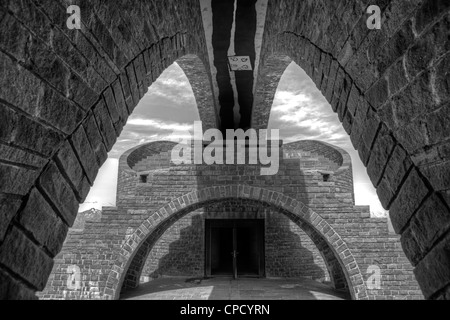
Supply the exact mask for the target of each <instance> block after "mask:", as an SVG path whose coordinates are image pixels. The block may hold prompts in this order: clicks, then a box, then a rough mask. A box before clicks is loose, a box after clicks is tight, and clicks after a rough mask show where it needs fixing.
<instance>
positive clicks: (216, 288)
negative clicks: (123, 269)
mask: <svg viewBox="0 0 450 320" xmlns="http://www.w3.org/2000/svg"><path fill="white" fill-rule="evenodd" d="M120 298H121V299H123V300H346V299H350V297H349V296H348V295H347V294H345V293H342V292H339V291H336V290H334V289H332V288H331V287H330V286H328V285H325V284H322V283H319V282H316V281H313V280H309V279H244V278H242V279H238V280H233V279H231V278H211V279H186V278H162V279H156V280H153V281H151V282H148V283H145V284H141V285H140V286H139V287H138V288H136V289H133V290H129V291H127V292H125V293H123V294H122V295H121V297H120Z"/></svg>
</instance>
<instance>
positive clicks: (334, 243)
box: [104, 185, 367, 299]
mask: <svg viewBox="0 0 450 320" xmlns="http://www.w3.org/2000/svg"><path fill="white" fill-rule="evenodd" d="M231 198H232V199H244V200H247V201H256V202H258V203H262V204H264V205H267V206H270V207H271V208H273V209H275V210H277V211H279V212H282V213H284V214H285V215H287V216H288V217H289V218H290V219H291V220H292V221H294V222H295V223H297V224H298V225H299V226H300V227H301V228H302V229H303V230H304V231H305V232H306V233H307V234H308V235H309V236H310V237H311V239H312V240H313V241H314V243H315V244H316V245H317V246H318V247H319V249H320V250H321V251H322V253H323V254H325V257H324V259H327V262H328V266H327V267H328V268H329V271H330V275H332V277H333V278H334V281H335V282H336V281H337V282H341V283H342V281H343V280H344V279H340V277H342V273H343V276H345V280H346V282H347V284H348V287H349V291H350V294H351V296H352V298H353V299H367V292H366V286H365V283H364V281H363V277H362V274H361V271H360V269H359V267H358V264H357V262H356V260H355V259H354V257H353V255H352V253H351V251H350V249H349V248H348V247H347V245H346V243H345V241H343V240H342V238H341V237H340V236H339V234H338V233H337V232H336V231H335V230H334V229H333V228H332V227H331V226H330V225H329V224H328V223H327V222H326V221H325V220H324V219H323V218H322V217H321V216H320V215H319V214H317V213H315V212H314V211H313V210H311V209H310V208H308V207H307V206H305V205H304V204H303V203H302V202H299V201H297V200H295V199H293V198H291V197H288V196H286V195H283V194H281V193H279V192H275V191H271V190H267V189H264V188H259V187H252V186H248V185H227V186H217V187H208V188H204V189H200V190H195V191H192V192H190V193H187V194H185V195H183V196H181V197H179V198H176V199H174V200H172V201H171V202H170V203H168V204H166V205H165V206H164V207H162V208H160V209H159V210H157V211H156V212H154V213H151V214H150V215H149V218H148V219H146V220H145V221H144V222H143V223H142V224H141V225H140V226H139V227H138V228H137V229H136V230H135V231H134V233H133V234H132V235H131V236H130V237H129V238H128V240H127V241H126V242H125V243H124V244H123V245H122V247H121V249H120V253H119V255H118V257H117V259H116V261H115V262H114V264H113V266H112V268H111V272H110V273H109V276H108V280H107V281H106V287H105V292H104V297H105V298H107V299H117V298H118V297H119V294H120V289H121V287H122V285H123V282H124V280H125V279H126V276H128V277H127V279H126V280H128V281H129V283H128V284H127V286H130V287H135V286H137V284H138V281H139V275H140V273H141V271H142V267H143V265H144V263H145V260H146V257H147V255H148V253H149V251H150V250H151V247H152V245H153V244H154V242H155V241H156V240H157V239H158V238H159V237H160V236H161V234H162V233H164V230H166V229H167V228H168V227H170V225H172V224H173V223H174V222H176V221H177V220H179V219H180V218H181V217H183V216H184V215H185V214H187V213H189V212H192V211H194V210H196V209H198V208H200V207H203V206H205V205H207V204H210V203H215V202H220V201H225V200H227V199H231ZM330 255H331V256H330ZM333 258H334V259H333ZM336 262H338V263H339V266H337V265H336ZM341 271H342V272H341ZM335 285H337V286H338V287H339V284H335ZM340 288H342V287H340Z"/></svg>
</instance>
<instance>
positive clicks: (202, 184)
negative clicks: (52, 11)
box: [40, 142, 421, 299]
mask: <svg viewBox="0 0 450 320" xmlns="http://www.w3.org/2000/svg"><path fill="white" fill-rule="evenodd" d="M302 144H304V145H316V146H317V150H314V149H311V148H310V150H309V151H305V150H302V149H301V148H300V147H299V146H301V145H302ZM171 145H172V146H173V144H170V143H167V142H155V143H150V144H147V145H144V146H140V147H136V148H134V149H132V150H130V151H128V152H126V153H125V154H124V155H123V156H122V157H121V159H120V161H119V177H120V179H119V184H118V199H119V201H118V203H117V205H118V207H117V208H116V209H107V210H106V211H104V212H103V215H102V219H101V221H100V222H98V221H88V222H86V224H85V230H84V231H83V233H82V235H79V234H77V235H76V236H77V237H79V238H76V239H77V240H76V241H75V240H72V239H74V238H73V237H74V236H73V235H75V234H73V233H71V235H70V236H69V239H68V240H67V241H69V245H65V247H64V249H63V251H62V253H61V254H60V255H59V257H61V258H62V259H63V260H61V262H63V263H62V264H59V265H57V266H55V268H54V269H53V272H52V277H51V280H50V281H49V282H48V284H47V288H46V289H45V290H44V291H43V292H42V293H41V294H40V296H41V297H42V298H59V299H64V298H69V297H71V295H73V296H77V294H78V297H81V298H87V297H91V296H89V295H88V293H87V292H90V290H97V289H90V286H93V287H94V288H99V289H98V290H99V292H100V296H99V298H105V297H108V296H107V295H110V294H109V292H110V291H108V283H110V281H111V280H109V279H110V278H111V273H117V272H118V275H119V278H117V281H118V282H117V284H116V286H117V290H119V291H120V287H121V285H122V284H123V286H124V287H125V288H132V287H134V286H136V285H138V284H139V282H140V281H147V280H149V277H153V276H156V275H182V274H183V275H185V276H198V275H201V274H202V273H204V270H202V268H203V262H201V259H203V258H202V257H204V256H203V255H202V250H203V245H202V244H203V239H202V235H203V233H204V229H203V226H204V224H203V220H204V219H205V217H206V218H223V217H227V216H228V217H229V218H236V217H237V216H238V217H239V216H240V217H241V218H242V217H247V218H251V217H256V216H257V217H259V218H264V219H265V225H266V231H265V236H266V237H265V239H266V274H267V276H273V277H286V276H287V277H296V276H306V277H310V278H313V279H317V280H321V281H323V280H325V281H326V280H330V281H331V283H332V285H334V286H335V287H336V288H339V289H346V290H349V291H350V292H353V296H354V297H355V298H357V297H360V298H362V297H365V298H369V299H412V298H421V294H420V291H419V290H418V286H417V283H416V282H415V280H414V276H413V273H412V266H411V265H410V264H409V263H408V261H407V259H406V258H405V257H404V255H403V254H402V252H401V251H400V242H399V239H398V237H396V236H393V235H391V234H389V232H388V227H387V221H386V219H372V218H370V214H369V208H368V207H358V206H354V204H353V192H348V191H350V190H343V188H340V187H336V184H337V183H338V182H339V180H338V179H339V177H340V175H337V174H335V173H336V172H346V171H347V172H348V175H349V176H351V165H349V163H348V162H346V161H347V160H345V159H349V156H348V154H347V153H345V151H343V150H341V149H339V148H334V147H332V146H331V145H328V144H323V143H320V142H314V143H312V144H308V143H302V142H299V143H297V145H296V146H295V148H294V147H293V146H289V145H287V149H289V151H284V149H282V154H285V153H289V154H290V155H289V157H286V159H282V160H281V162H280V171H279V172H278V174H277V175H275V176H261V175H260V171H259V168H260V167H259V166H258V165H249V164H246V165H212V166H206V165H178V166H175V165H172V164H171V165H170V166H169V167H166V165H167V163H166V161H165V160H164V161H162V162H161V161H160V160H161V159H163V158H165V157H166V155H167V154H168V151H167V148H169V147H170V146H171ZM326 149H329V150H328V151H327V152H326V151H325V150H326ZM155 150H159V151H155ZM293 150H295V152H294V151H293ZM337 153H339V154H340V156H337ZM295 154H297V157H296V158H295ZM319 154H334V155H336V156H334V157H331V156H328V157H323V156H319ZM302 155H304V156H305V158H306V159H307V161H305V162H303V161H302V158H301V157H302ZM312 155H313V156H312ZM312 159H315V160H312ZM332 159H335V160H334V161H336V162H333V160H332ZM311 162H316V163H315V164H312V163H311ZM145 163H148V164H152V165H154V170H148V169H150V167H151V166H150V167H148V166H147V165H145ZM129 164H131V165H132V166H133V167H134V168H143V169H145V170H146V171H144V172H145V173H150V172H151V173H152V181H148V182H147V183H142V182H141V180H140V175H141V173H142V172H139V171H134V170H133V169H132V168H130V166H129ZM159 165H161V166H162V167H163V168H161V166H159ZM323 167H327V168H328V169H329V168H331V167H334V168H335V170H334V171H330V172H329V174H330V180H329V181H327V182H324V181H323V175H322V173H320V172H322V169H323ZM234 181H236V183H239V184H244V185H246V186H247V187H261V188H265V189H267V190H272V191H276V192H280V197H293V199H295V200H296V201H301V202H302V203H304V204H307V206H308V207H309V208H310V209H309V210H311V209H312V210H314V212H315V213H314V214H316V213H317V214H316V216H317V217H319V215H320V217H321V219H322V218H323V222H321V225H322V226H323V227H322V229H320V230H322V231H320V232H319V231H318V230H319V229H315V228H314V226H313V225H311V223H312V222H311V221H312V220H308V219H306V220H305V219H300V218H298V217H296V216H295V214H294V212H295V211H279V210H274V209H272V208H270V207H268V206H267V204H264V203H263V202H258V201H256V202H255V201H253V202H252V201H249V200H246V201H244V200H240V199H236V200H227V199H221V198H220V197H219V198H215V197H214V196H213V195H211V200H209V202H208V201H206V202H204V203H203V204H202V205H200V208H203V209H202V210H206V211H204V212H205V213H203V214H201V212H202V211H195V210H198V209H200V208H195V207H192V209H189V210H187V211H183V210H182V208H183V206H186V204H187V203H189V202H190V201H191V200H189V199H190V198H189V197H187V196H186V194H188V193H189V192H191V191H192V190H202V189H203V188H207V187H208V186H217V188H218V186H223V187H224V186H229V185H230V184H232V183H234ZM349 181H351V180H349ZM343 183H344V184H347V185H348V183H349V182H343ZM224 190H225V189H224ZM352 190H353V189H352ZM352 190H351V191H352ZM249 192H250V191H249ZM200 196H201V195H199V197H200ZM176 197H182V198H180V199H183V200H181V201H182V203H184V205H183V204H181V203H179V202H176V203H178V205H176V204H174V205H173V207H171V206H172V205H168V203H169V202H170V203H171V201H174V199H175V198H176ZM205 197H208V196H206V194H205ZM269 199H274V198H272V196H269ZM177 201H178V200H177ZM177 206H179V209H176V208H177ZM162 207H164V209H161V210H159V211H157V210H158V209H160V208H162ZM171 208H173V209H171ZM173 210H175V211H173ZM177 210H178V211H177ZM154 212H161V213H158V214H156V215H155V214H154ZM168 212H174V214H173V215H172V216H171V215H170V214H169V215H168ZM308 212H309V211H308ZM205 215H206V216H205ZM165 216H166V217H167V218H163V217H165ZM202 216H203V217H202ZM146 219H147V220H146ZM159 220H160V221H161V223H160V224H158V226H159V227H158V228H156V229H154V228H153V229H152V228H151V227H150V225H147V227H145V225H146V223H147V222H145V221H149V222H148V223H150V222H151V223H153V224H154V223H157V221H159ZM143 221H144V224H142V223H143ZM315 221H319V220H315ZM316 223H318V222H316ZM142 230H143V231H142ZM145 230H147V231H145ZM149 230H153V231H152V232H149ZM144 231H145V232H146V233H148V235H147V236H145V237H144V236H143V235H142V232H144ZM72 234H73V235H72ZM137 234H141V236H139V238H141V239H142V240H140V241H138V242H136V241H137V240H136V239H137V238H136V237H137ZM328 236H333V237H334V238H333V239H334V240H325V239H327V237H328ZM89 239H90V240H89ZM181 239H189V241H180V240H181ZM93 240H95V241H93ZM71 241H75V242H76V243H77V246H76V248H75V247H74V246H73V244H70V243H72V242H71ZM87 243H95V245H94V247H95V248H96V250H98V251H97V255H96V256H95V257H96V258H95V259H93V260H92V261H89V260H88V262H87V263H88V264H90V263H92V264H93V265H95V266H96V267H95V268H96V269H97V268H98V269H97V270H98V278H95V279H96V280H90V279H89V274H90V273H89V272H90V271H88V270H90V269H84V270H85V271H84V272H82V273H83V275H84V276H85V277H87V278H86V281H85V286H84V287H83V288H85V289H84V291H83V289H80V290H78V293H76V291H73V290H72V291H70V290H68V289H67V285H66V283H65V282H64V281H63V282H62V283H61V282H58V281H59V280H53V279H56V278H57V277H59V278H65V279H67V270H68V267H69V266H70V265H82V266H84V265H85V264H86V261H85V260H84V259H83V257H85V254H88V253H90V251H89V250H88V249H86V248H84V247H83V245H86V244H87ZM330 244H333V245H335V246H336V247H334V248H333V247H332V246H330ZM340 244H345V248H346V249H343V248H344V247H339V248H340V249H338V247H337V246H338V245H340ZM125 248H128V249H125ZM123 250H131V251H130V252H133V251H136V253H135V255H134V258H133V260H132V261H127V258H125V257H126V256H128V254H126V252H127V251H123ZM339 250H343V251H345V253H342V254H339V255H336V251H338V252H339ZM74 252H77V254H76V255H75V257H76V259H70V260H64V259H65V258H64V257H65V255H68V257H73V254H74ZM180 252H184V254H183V255H180V254H179V253H180ZM124 254H125V255H124ZM123 255H124V256H123ZM121 256H123V258H120V257H121ZM80 257H81V259H80ZM198 257H200V258H198ZM196 258H197V261H196ZM121 259H125V260H124V261H123V262H122V263H125V265H124V266H125V267H124V269H123V271H121V270H122V269H120V268H121V267H120V268H119V267H117V261H120V260H121ZM56 261H60V260H59V259H58V257H57V260H56ZM122 263H121V264H122ZM371 265H377V266H379V267H380V269H381V279H382V280H381V288H380V289H376V290H366V289H365V281H367V280H368V278H369V277H370V276H371V273H368V272H367V268H368V267H369V266H371ZM343 266H344V268H343ZM89 268H90V267H89ZM127 268H128V269H127ZM347 268H348V269H347ZM143 271H144V272H143ZM355 272H356V273H355ZM358 275H359V276H358ZM146 277H148V278H146ZM358 277H360V278H358ZM357 279H359V280H357ZM122 281H123V282H122ZM358 281H359V282H358ZM358 283H359V285H358ZM86 285H87V287H86ZM358 286H362V287H361V288H360V289H355V288H356V287H358ZM102 288H103V291H102ZM104 288H106V289H104ZM355 290H356V291H355ZM361 290H364V291H361ZM83 292H85V293H83ZM355 292H356V293H355ZM358 292H359V293H358ZM362 292H366V293H365V294H363V293H362ZM105 293H106V294H107V295H105Z"/></svg>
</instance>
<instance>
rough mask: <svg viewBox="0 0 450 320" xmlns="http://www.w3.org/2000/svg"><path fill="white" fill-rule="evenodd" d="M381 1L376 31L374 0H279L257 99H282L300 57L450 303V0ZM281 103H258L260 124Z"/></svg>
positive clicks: (431, 290)
mask: <svg viewBox="0 0 450 320" xmlns="http://www.w3.org/2000/svg"><path fill="white" fill-rule="evenodd" d="M378 5H379V6H380V9H381V11H382V28H381V30H369V29H368V28H367V26H366V20H367V18H368V16H369V15H368V14H367V13H366V11H365V10H366V8H367V6H368V4H367V3H366V2H365V1H354V2H351V1H347V2H345V1H342V2H336V3H329V2H328V1H322V0H319V1H315V2H314V3H309V2H296V3H289V2H287V1H284V0H274V1H270V2H269V7H268V11H267V12H268V14H267V17H266V21H267V23H266V29H265V34H264V39H263V48H262V54H261V57H262V58H261V65H262V66H263V67H262V69H261V70H260V72H259V78H258V85H261V86H262V87H261V89H260V90H258V92H257V93H258V94H261V93H263V95H262V96H260V97H259V98H258V97H257V98H256V99H259V100H264V99H265V98H271V97H273V95H274V92H275V90H276V86H275V85H274V84H273V83H272V84H271V85H270V86H266V88H267V90H265V89H264V88H263V87H264V85H265V83H270V80H274V79H275V80H276V79H279V78H281V75H282V73H283V72H284V70H285V66H287V62H288V61H289V60H290V59H291V60H292V61H294V62H296V63H297V64H298V65H299V66H300V67H302V68H303V70H305V72H306V73H307V74H308V75H309V77H310V78H311V79H312V80H313V82H314V83H315V84H316V86H317V88H318V89H319V90H320V91H321V92H322V93H323V95H324V96H325V98H326V99H327V100H328V102H329V103H330V105H331V107H332V109H333V111H334V112H336V113H337V115H338V117H339V120H340V121H341V122H342V125H343V128H344V129H345V131H346V132H347V133H348V134H349V136H350V138H351V141H352V144H353V146H354V147H355V149H356V150H357V151H358V153H359V156H360V158H361V160H362V162H363V164H364V165H365V167H366V168H367V173H368V175H369V177H370V179H371V181H372V184H373V185H374V186H375V187H376V190H377V194H378V196H379V199H380V201H381V203H382V205H383V207H384V208H385V209H388V210H389V212H390V218H391V221H392V224H393V227H394V229H395V231H396V233H398V234H401V244H402V247H403V250H404V252H405V254H406V256H407V257H408V259H409V260H410V261H411V263H412V265H413V266H414V268H415V269H414V273H415V276H416V278H417V281H418V282H419V284H420V287H421V289H422V292H423V293H424V295H425V297H426V298H428V299H437V298H444V299H448V298H449V295H448V292H449V290H450V289H449V288H450V275H449V273H448V272H447V271H446V270H448V269H449V266H450V264H449V262H448V259H446V258H444V257H447V256H448V248H449V243H450V218H449V217H450V182H449V181H450V179H449V178H448V177H449V176H450V165H449V158H450V156H449V153H448V150H449V146H450V142H449V133H448V126H447V124H446V123H447V122H448V120H444V119H448V115H449V114H450V91H449V89H448V72H447V71H443V69H447V70H448V66H449V61H450V52H449V47H448V37H447V36H446V35H447V34H448V28H449V27H448V26H449V24H448V21H449V15H450V6H449V4H448V2H445V1H432V0H424V1H405V0H396V1H380V2H378ZM296 17H303V18H299V19H296ZM265 68H266V69H267V70H265ZM265 76H268V77H269V81H267V80H265V79H264V77H265ZM271 105H272V101H271V100H270V101H267V100H266V101H264V103H263V104H262V105H260V106H256V107H255V108H256V109H255V114H254V116H253V121H254V124H255V125H257V126H260V127H264V126H266V125H267V122H268V117H269V114H270V108H271ZM258 107H259V108H260V109H258ZM256 113H257V114H256ZM258 117H260V118H258ZM258 121H261V123H255V122H258Z"/></svg>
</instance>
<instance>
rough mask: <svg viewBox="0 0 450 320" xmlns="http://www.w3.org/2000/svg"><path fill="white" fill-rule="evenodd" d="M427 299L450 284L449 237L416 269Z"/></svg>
mask: <svg viewBox="0 0 450 320" xmlns="http://www.w3.org/2000/svg"><path fill="white" fill-rule="evenodd" d="M414 274H415V276H416V279H417V282H418V283H419V285H420V289H421V290H422V293H423V295H424V296H425V298H426V299H429V298H431V296H432V295H433V294H434V293H436V292H437V291H438V290H440V289H442V288H443V287H444V286H445V285H446V284H448V283H450V239H449V237H448V236H447V237H446V238H444V239H442V241H441V242H440V243H439V244H438V245H437V246H436V247H435V248H433V250H431V252H430V253H428V255H426V256H425V258H423V259H422V260H421V261H420V262H419V263H418V264H417V266H416V268H415V269H414Z"/></svg>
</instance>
